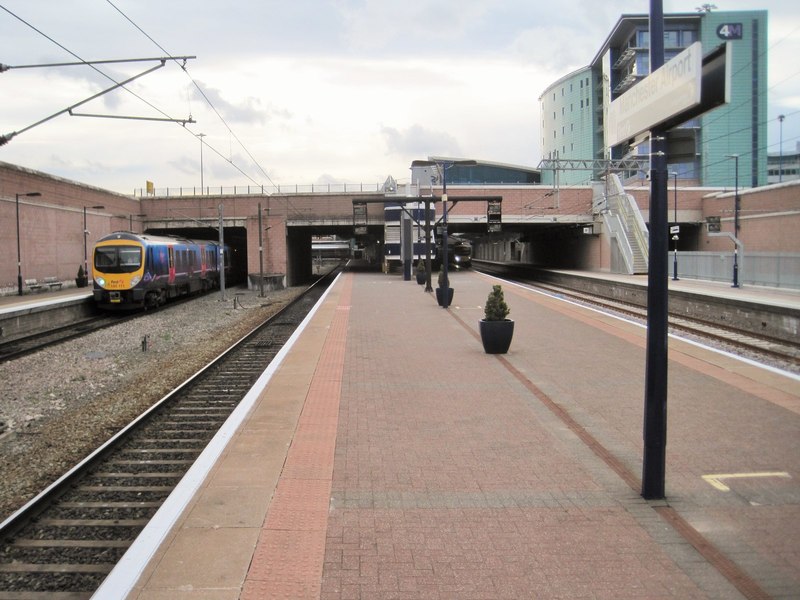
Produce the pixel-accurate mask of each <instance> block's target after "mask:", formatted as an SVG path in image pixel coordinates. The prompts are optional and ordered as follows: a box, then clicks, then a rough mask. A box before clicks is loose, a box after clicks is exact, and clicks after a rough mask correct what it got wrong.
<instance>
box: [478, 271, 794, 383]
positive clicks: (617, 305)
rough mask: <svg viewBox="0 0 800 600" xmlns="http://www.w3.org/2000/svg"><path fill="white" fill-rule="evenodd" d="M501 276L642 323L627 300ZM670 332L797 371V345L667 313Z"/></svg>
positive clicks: (641, 310)
mask: <svg viewBox="0 0 800 600" xmlns="http://www.w3.org/2000/svg"><path fill="white" fill-rule="evenodd" d="M475 268H476V270H480V271H483V272H485V273H490V274H493V275H500V273H498V272H497V271H496V270H493V269H492V268H490V267H484V266H480V267H478V266H476V267H475ZM502 276H504V277H506V278H510V279H512V280H513V281H517V282H520V283H525V284H526V285H530V286H531V287H534V288H536V289H539V290H541V291H544V292H547V293H550V294H554V295H558V296H560V297H564V298H568V299H570V300H573V301H575V302H579V303H581V304H585V305H587V306H592V307H595V308H597V309H599V310H604V311H608V312H612V313H615V314H618V315H622V316H625V317H627V318H630V319H632V320H636V321H638V322H641V323H645V322H646V320H647V309H646V308H645V307H642V306H639V305H637V304H634V303H631V302H624V301H620V300H614V299H610V298H606V297H603V296H599V295H596V294H590V293H587V292H583V291H579V290H575V289H572V288H570V287H567V286H564V285H555V284H552V283H543V282H541V281H536V280H535V279H533V278H531V277H530V276H526V274H525V273H524V271H523V272H509V271H504V272H503V273H502ZM669 329H670V333H675V334H678V333H679V334H683V335H687V336H689V337H692V338H696V339H700V340H703V341H707V342H709V343H713V344H716V345H719V346H721V347H722V348H723V349H725V350H727V351H729V352H733V353H734V354H740V355H743V356H746V357H748V358H753V359H755V360H759V361H761V360H764V361H765V362H770V363H773V362H774V363H776V365H777V366H778V367H780V368H783V369H785V370H789V371H793V372H800V344H798V343H791V342H787V341H785V340H781V339H776V338H773V337H769V336H759V335H755V334H753V333H750V332H746V331H743V330H741V329H737V328H735V327H724V326H720V325H719V324H717V323H709V322H707V321H705V320H703V319H696V318H692V317H690V316H686V315H675V314H670V315H669Z"/></svg>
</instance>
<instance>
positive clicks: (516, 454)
mask: <svg viewBox="0 0 800 600" xmlns="http://www.w3.org/2000/svg"><path fill="white" fill-rule="evenodd" d="M451 282H452V286H453V287H454V288H455V297H454V301H453V305H452V306H451V307H450V308H449V309H446V310H445V309H442V308H441V307H439V306H438V305H437V304H436V300H435V297H434V296H433V294H430V293H425V292H424V291H423V287H422V286H418V285H417V284H416V283H415V282H413V281H403V280H402V277H400V276H397V275H385V274H380V273H345V274H343V275H341V276H340V277H339V279H338V280H337V282H336V283H335V285H334V286H333V287H332V288H331V289H330V290H329V292H328V293H327V295H326V296H325V297H324V298H323V300H322V301H321V302H320V303H319V304H318V305H317V308H316V311H315V312H314V313H313V314H312V315H311V316H309V318H308V319H307V320H306V322H305V324H304V326H303V328H302V329H301V331H299V332H298V334H297V335H296V337H295V338H294V339H293V340H292V341H291V343H290V345H288V346H287V348H286V350H285V352H282V354H281V355H280V356H279V357H278V358H276V360H275V361H274V362H273V365H271V366H270V368H269V369H268V370H267V371H266V372H265V374H264V375H263V376H262V378H261V379H260V380H259V382H257V383H256V385H255V386H254V388H253V390H252V391H251V393H250V394H248V398H246V399H245V401H243V406H242V407H241V410H238V409H237V412H236V413H234V415H232V416H231V420H230V421H229V423H227V424H226V429H224V430H223V431H221V432H220V435H218V436H217V438H215V439H214V441H212V443H211V444H210V446H209V448H208V449H207V451H208V452H204V453H203V456H201V460H200V461H198V463H197V464H196V465H195V466H194V467H193V468H192V470H191V471H190V472H189V474H187V476H186V477H185V478H184V480H183V482H182V483H181V486H180V487H179V489H178V490H176V492H175V493H173V494H172V496H170V498H169V499H168V500H167V502H166V503H165V505H164V506H162V508H161V509H160V510H159V513H158V514H157V515H156V518H155V519H154V520H153V523H151V526H148V528H147V529H145V532H144V533H143V535H142V536H140V537H139V539H137V541H136V543H135V544H134V545H133V546H132V547H131V549H130V550H129V552H128V553H127V554H126V555H125V557H124V558H123V561H122V562H121V563H120V564H119V565H118V566H117V567H116V568H115V569H114V571H112V573H111V574H110V575H109V577H108V579H107V580H106V582H105V583H104V585H103V587H101V589H100V590H99V591H98V593H97V594H96V595H95V597H96V598H122V597H127V598H130V599H136V600H163V599H167V598H170V599H178V600H181V599H186V600H188V599H198V600H207V599H212V598H213V599H215V600H227V599H239V598H241V599H244V600H249V599H255V598H259V599H261V598H322V599H325V600H333V599H337V600H338V599H348V598H364V599H367V598H368V599H389V598H397V599H406V598H408V599H419V598H433V599H444V598H458V599H473V598H480V599H490V598H514V599H517V598H571V599H572V598H581V599H582V598H586V599H590V598H591V599H597V598H614V599H619V598H637V599H640V598H664V599H666V598H681V599H686V598H719V599H723V598H724V599H730V598H797V597H798V590H800V479H799V478H800V453H799V452H798V451H797V441H798V439H800V378H798V377H797V376H796V375H791V374H787V373H783V372H780V371H775V370H771V369H767V368H762V367H760V366H758V365H756V364H754V363H752V362H748V361H743V360H740V359H738V358H736V357H734V356H731V355H728V354H724V353H720V352H717V351H713V350H711V349H708V348H705V347H703V346H700V345H697V344H695V343H691V342H688V341H685V340H681V339H677V338H673V337H671V338H670V340H669V384H668V387H669V391H668V397H669V407H668V444H667V464H666V484H665V487H666V498H665V499H663V500H645V499H643V498H642V497H641V493H640V492H641V472H642V458H641V457H642V418H643V417H642V412H643V398H644V373H645V339H646V331H645V329H644V328H643V327H641V326H639V325H637V324H634V323H632V322H629V321H625V320H621V319H618V318H614V317H611V316H608V315H604V314H602V313H599V312H596V311H593V310H591V309H588V308H585V307H581V306H578V305H576V304H573V303H570V302H566V301H563V300H561V299H558V298H555V297H552V296H548V295H544V294H541V293H538V292H535V291H532V290H530V289H528V288H525V287H523V286H517V285H510V284H508V285H504V287H503V289H504V292H505V297H506V301H507V303H508V305H509V307H510V308H511V314H510V315H509V317H510V318H512V319H513V320H514V321H515V332H514V339H513V341H512V344H511V349H510V350H509V352H508V354H506V355H488V354H485V353H484V352H483V348H482V346H481V342H480V340H479V338H478V333H477V329H478V321H479V319H480V318H482V316H483V311H482V306H483V304H484V302H485V300H486V296H487V294H488V292H489V291H490V289H491V286H492V284H493V283H496V280H494V279H493V278H491V277H489V276H485V275H481V274H478V273H474V272H469V271H468V272H456V273H451Z"/></svg>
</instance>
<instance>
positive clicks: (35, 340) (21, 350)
mask: <svg viewBox="0 0 800 600" xmlns="http://www.w3.org/2000/svg"><path fill="white" fill-rule="evenodd" d="M192 300H193V297H182V298H177V299H175V300H173V301H171V302H170V303H169V304H166V305H164V306H161V307H159V308H155V309H150V310H148V311H136V312H130V313H101V314H98V315H95V316H93V317H89V318H86V319H81V320H80V321H75V322H74V323H69V324H68V325H63V326H60V327H54V328H52V329H48V330H46V331H40V332H37V333H34V334H31V335H28V336H24V337H20V338H17V339H15V340H11V341H8V342H3V343H0V363H2V362H7V361H10V360H14V359H15V358H19V357H21V356H25V355H27V354H31V353H33V352H37V351H38V350H42V349H44V348H47V347H49V346H55V345H57V344H61V343H63V342H67V341H69V340H72V339H75V338H77V337H80V336H83V335H88V334H90V333H92V332H94V331H98V330H100V329H103V328H105V327H110V326H112V325H118V324H120V323H124V322H125V321H130V320H132V319H137V318H139V317H142V316H144V315H149V314H152V313H153V312H155V311H161V310H169V309H170V308H172V307H174V306H179V305H180V304H183V303H184V302H191V301H192Z"/></svg>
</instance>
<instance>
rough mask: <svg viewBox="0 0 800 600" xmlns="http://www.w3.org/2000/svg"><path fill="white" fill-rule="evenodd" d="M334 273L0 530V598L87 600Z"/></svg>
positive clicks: (183, 386)
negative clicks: (85, 599)
mask: <svg viewBox="0 0 800 600" xmlns="http://www.w3.org/2000/svg"><path fill="white" fill-rule="evenodd" d="M334 275H335V274H330V275H328V276H327V277H325V278H323V280H321V281H320V282H318V283H317V284H316V285H314V286H312V287H311V288H309V290H307V291H306V293H305V294H303V295H301V296H299V297H298V298H297V299H296V300H295V301H294V302H293V303H291V304H290V305H288V306H287V307H286V308H284V309H283V310H282V311H280V312H279V313H277V314H276V315H274V316H273V317H272V318H270V319H269V320H268V321H267V322H266V323H265V324H263V325H262V326H260V327H259V328H258V329H256V330H255V331H253V332H251V333H250V334H249V335H248V336H246V337H245V338H244V339H243V340H241V341H240V342H239V343H237V344H236V345H235V346H234V347H232V348H231V349H229V350H228V351H226V352H225V353H224V354H223V355H222V356H220V357H219V358H217V359H216V360H215V361H214V362H213V363H211V364H210V365H208V366H207V367H205V368H204V369H203V370H202V371H201V372H199V373H198V374H196V375H195V376H193V377H192V378H191V379H190V380H189V381H187V382H185V383H184V384H182V386H180V387H179V388H178V389H177V390H175V391H174V392H173V393H171V394H170V395H168V396H167V397H165V398H164V399H162V400H161V401H160V402H159V403H158V404H157V405H156V406H154V407H153V408H151V409H150V410H149V411H148V412H147V413H145V414H144V415H142V416H140V417H139V418H138V419H137V420H136V421H135V422H134V423H132V424H130V425H129V426H128V427H127V428H126V429H125V430H123V431H121V432H120V433H118V434H117V435H116V436H115V437H114V438H113V439H112V440H110V441H109V442H108V443H106V445H104V446H103V447H102V448H99V449H98V450H96V451H95V452H94V453H93V454H92V455H91V456H90V457H88V458H87V459H86V460H85V461H83V462H82V463H81V464H80V465H78V466H76V467H75V468H74V469H73V470H72V471H70V472H69V473H67V474H66V475H64V476H63V477H62V478H61V479H60V480H59V481H57V482H56V483H54V484H53V485H52V486H50V488H48V489H47V490H45V491H44V492H42V493H41V494H40V495H39V496H37V498H35V499H34V500H32V501H31V502H30V503H28V504H27V505H26V506H25V507H23V508H22V509H20V510H19V511H18V512H17V513H15V514H14V515H12V516H11V517H9V519H7V520H6V522H4V523H2V524H0V600H7V599H10V598H16V599H20V598H22V599H26V600H36V599H39V598H41V599H44V598H47V599H48V600H53V599H54V600H59V599H63V600H66V599H70V600H80V599H84V598H90V597H91V595H92V594H93V593H94V591H95V590H96V589H97V588H98V587H99V586H100V584H101V583H102V581H103V580H104V579H105V577H106V575H107V574H108V573H109V572H110V571H111V569H112V568H113V567H114V565H115V564H116V563H117V562H118V561H119V560H120V558H121V557H122V555H123V554H124V553H125V551H126V549H127V548H128V547H129V546H130V545H131V544H132V543H133V541H134V540H135V539H136V537H137V535H138V534H139V533H140V532H141V531H142V529H143V528H144V527H145V525H147V523H148V522H149V520H150V518H152V516H153V515H154V514H155V512H156V511H157V510H158V508H159V507H160V506H161V504H162V503H163V502H164V500H165V499H166V498H167V496H168V495H169V494H170V492H171V491H172V489H173V488H174V487H175V486H176V485H177V483H178V482H179V481H180V479H181V478H182V477H183V475H184V474H185V473H186V471H188V469H189V468H190V467H191V465H192V464H193V463H194V461H195V459H196V458H197V456H198V455H199V454H200V453H201V452H202V450H203V449H204V448H205V446H206V445H207V444H208V442H209V441H210V440H211V438H212V437H213V436H214V435H215V433H216V432H217V430H218V429H219V428H220V427H221V426H222V424H223V423H224V422H225V420H226V419H227V417H228V416H229V415H230V413H231V412H232V411H233V410H234V409H235V408H236V406H237V404H238V403H239V402H240V400H241V399H242V398H243V397H244V396H245V395H246V393H247V391H248V390H249V389H250V388H251V387H252V385H253V383H254V382H255V381H256V379H257V378H258V377H259V376H260V375H261V373H262V372H263V371H264V369H265V368H266V367H267V365H268V364H269V363H270V362H271V361H272V359H273V358H274V356H275V355H276V354H277V353H278V351H279V350H280V349H281V347H282V346H283V345H284V343H285V342H286V341H287V340H288V338H289V337H290V336H291V335H292V333H293V332H294V330H295V329H296V328H297V326H298V325H299V324H300V323H301V321H302V320H303V319H304V318H305V316H306V315H307V314H308V312H309V311H310V310H311V308H312V307H313V306H314V304H316V302H317V300H318V299H319V297H320V296H321V295H322V294H323V293H324V290H325V289H326V288H327V286H328V285H330V283H331V281H332V280H333V277H334Z"/></svg>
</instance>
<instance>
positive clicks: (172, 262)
mask: <svg viewBox="0 0 800 600" xmlns="http://www.w3.org/2000/svg"><path fill="white" fill-rule="evenodd" d="M169 282H170V283H175V249H174V248H173V247H172V246H170V247H169Z"/></svg>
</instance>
